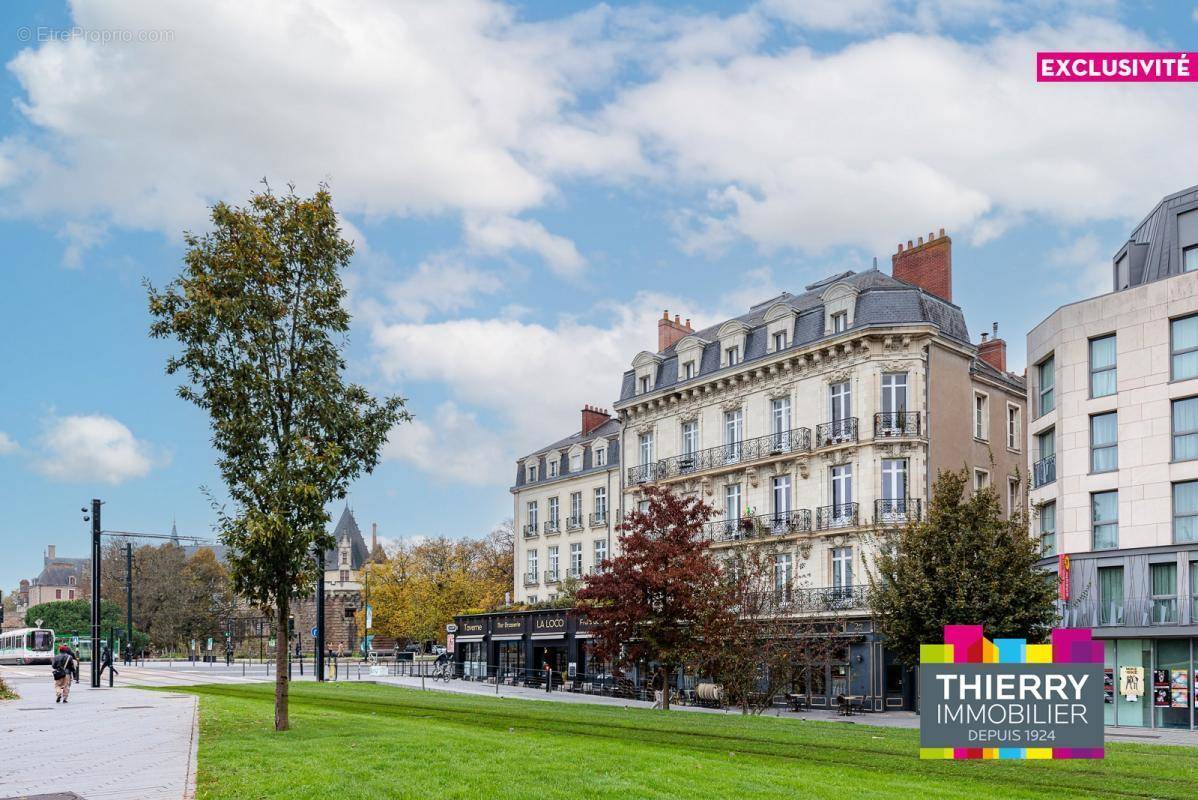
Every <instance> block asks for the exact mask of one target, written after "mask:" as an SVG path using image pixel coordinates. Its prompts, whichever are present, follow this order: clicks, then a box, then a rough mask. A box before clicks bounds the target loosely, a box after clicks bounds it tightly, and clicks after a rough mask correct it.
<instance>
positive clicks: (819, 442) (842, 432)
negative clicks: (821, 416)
mask: <svg viewBox="0 0 1198 800" xmlns="http://www.w3.org/2000/svg"><path fill="white" fill-rule="evenodd" d="M855 441H857V418H856V417H846V418H845V419H834V420H832V421H831V422H821V423H820V424H819V425H816V426H815V446H816V447H831V446H833V445H837V444H846V443H848V442H855Z"/></svg>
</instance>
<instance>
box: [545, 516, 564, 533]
mask: <svg viewBox="0 0 1198 800" xmlns="http://www.w3.org/2000/svg"><path fill="white" fill-rule="evenodd" d="M561 532H562V524H561V522H560V521H558V520H556V519H548V520H545V535H546V536H556V535H557V534H559V533H561Z"/></svg>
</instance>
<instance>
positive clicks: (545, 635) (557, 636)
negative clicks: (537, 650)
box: [530, 633, 566, 639]
mask: <svg viewBox="0 0 1198 800" xmlns="http://www.w3.org/2000/svg"><path fill="white" fill-rule="evenodd" d="M530 638H533V639H565V638H566V634H564V633H534V634H533V635H532V636H531V637H530Z"/></svg>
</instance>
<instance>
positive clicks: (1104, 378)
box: [1090, 333, 1117, 397]
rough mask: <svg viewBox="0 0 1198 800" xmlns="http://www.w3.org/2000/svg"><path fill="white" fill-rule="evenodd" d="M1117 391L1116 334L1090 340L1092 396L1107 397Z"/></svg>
mask: <svg viewBox="0 0 1198 800" xmlns="http://www.w3.org/2000/svg"><path fill="white" fill-rule="evenodd" d="M1116 391H1117V386H1116V379H1115V334H1113V333H1112V334H1111V335H1110V336H1103V337H1101V338H1098V339H1091V340H1090V396H1091V397H1106V396H1107V395H1111V394H1114V393H1115V392H1116Z"/></svg>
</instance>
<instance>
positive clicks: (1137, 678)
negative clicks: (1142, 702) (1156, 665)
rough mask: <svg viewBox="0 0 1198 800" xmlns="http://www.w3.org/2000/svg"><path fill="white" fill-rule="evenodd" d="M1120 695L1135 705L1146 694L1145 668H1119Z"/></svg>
mask: <svg viewBox="0 0 1198 800" xmlns="http://www.w3.org/2000/svg"><path fill="white" fill-rule="evenodd" d="M1119 694H1121V695H1123V696H1124V697H1125V698H1126V699H1127V701H1128V702H1130V703H1134V702H1136V701H1137V700H1139V699H1140V696H1141V695H1142V694H1144V668H1143V667H1119Z"/></svg>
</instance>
